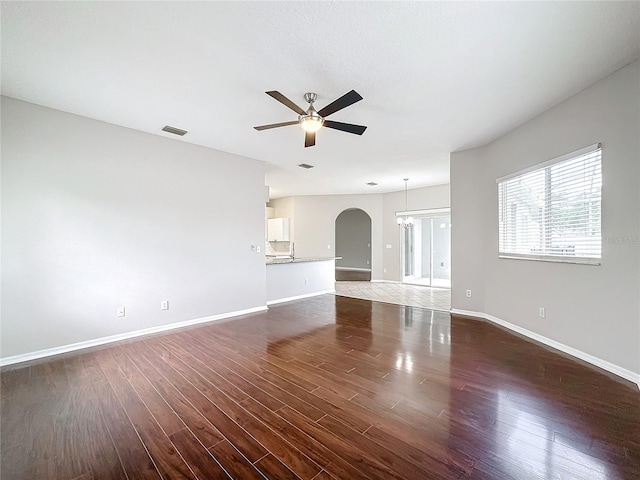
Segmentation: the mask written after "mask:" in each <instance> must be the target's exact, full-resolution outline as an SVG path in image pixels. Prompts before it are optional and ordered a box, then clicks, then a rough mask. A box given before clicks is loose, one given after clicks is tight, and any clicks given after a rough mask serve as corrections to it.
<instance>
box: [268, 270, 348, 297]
mask: <svg viewBox="0 0 640 480" xmlns="http://www.w3.org/2000/svg"><path fill="white" fill-rule="evenodd" d="M335 269H336V265H335V261H334V260H324V261H318V262H295V263H281V264H273V265H267V303H268V304H272V303H279V302H282V301H287V300H291V299H295V298H303V297H311V296H314V295H319V294H322V293H328V292H335V285H336V282H335V278H336V276H335Z"/></svg>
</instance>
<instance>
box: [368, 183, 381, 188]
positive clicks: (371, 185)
mask: <svg viewBox="0 0 640 480" xmlns="http://www.w3.org/2000/svg"><path fill="white" fill-rule="evenodd" d="M367 185H369V186H370V187H375V186H376V185H378V184H377V183H376V182H368V183H367Z"/></svg>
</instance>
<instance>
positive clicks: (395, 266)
mask: <svg viewBox="0 0 640 480" xmlns="http://www.w3.org/2000/svg"><path fill="white" fill-rule="evenodd" d="M408 200H409V201H408V204H409V210H429V209H432V208H446V207H449V206H450V200H449V185H437V186H435V187H425V188H416V189H413V190H411V189H410V190H409V192H408ZM383 202H384V211H383V218H384V227H383V228H384V233H383V235H384V236H383V258H384V268H385V269H386V270H387V271H386V273H384V274H383V275H384V277H383V278H384V279H385V280H390V281H396V282H399V281H401V280H402V278H401V271H400V265H401V263H400V253H401V249H400V229H399V227H398V224H397V222H396V212H404V210H405V195H404V191H402V192H393V193H386V194H384V195H383ZM387 245H391V248H386V246H387Z"/></svg>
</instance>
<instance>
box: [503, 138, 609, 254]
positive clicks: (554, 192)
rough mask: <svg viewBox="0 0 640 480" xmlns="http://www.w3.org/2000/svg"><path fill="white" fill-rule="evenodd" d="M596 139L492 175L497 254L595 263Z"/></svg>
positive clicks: (598, 210)
mask: <svg viewBox="0 0 640 480" xmlns="http://www.w3.org/2000/svg"><path fill="white" fill-rule="evenodd" d="M601 157H602V150H601V147H600V144H596V145H592V146H591V147H587V148H584V149H582V150H579V151H577V152H573V153H570V154H568V155H564V156H562V157H560V158H557V159H555V160H551V161H549V162H546V163H544V164H541V165H537V166H535V167H533V168H530V169H527V170H525V171H522V172H518V173H516V174H513V175H510V176H507V177H503V178H500V179H498V181H497V183H498V215H499V219H498V225H499V256H500V257H506V258H527V259H535V260H550V261H560V262H572V263H592V264H599V263H600V262H599V259H600V257H601V247H602V236H601V229H600V224H601V220H600V216H601V196H602V195H601V191H602V166H601Z"/></svg>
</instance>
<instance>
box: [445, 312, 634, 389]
mask: <svg viewBox="0 0 640 480" xmlns="http://www.w3.org/2000/svg"><path fill="white" fill-rule="evenodd" d="M449 311H450V312H451V313H452V314H454V315H464V316H467V317H478V318H484V319H485V320H489V321H490V322H493V323H495V324H497V325H501V326H503V327H505V328H508V329H509V330H513V331H514V332H517V333H519V334H521V335H524V336H525V337H528V338H531V339H532V340H536V341H538V342H540V343H543V344H545V345H547V346H549V347H552V348H555V349H556V350H560V351H561V352H564V353H566V354H569V355H571V356H573V357H576V358H579V359H580V360H584V361H585V362H587V363H590V364H591V365H595V366H596V367H600V368H602V369H603V370H606V371H608V372H611V373H613V374H615V375H618V376H619V377H622V378H624V379H626V380H629V381H630V382H633V383H635V384H636V385H638V389H640V374H637V373H635V372H632V371H631V370H627V369H626V368H622V367H620V366H618V365H616V364H614V363H611V362H608V361H606V360H603V359H601V358H598V357H594V356H593V355H590V354H588V353H585V352H583V351H581V350H578V349H576V348H573V347H570V346H568V345H565V344H564V343H560V342H556V341H555V340H552V339H550V338H548V337H545V336H543V335H540V334H539V333H535V332H532V331H531V330H527V329H526V328H522V327H519V326H518V325H514V324H513V323H509V322H507V321H505V320H502V319H500V318H498V317H494V316H493V315H489V314H487V313H483V312H474V311H471V310H460V309H457V308H452V309H451V310H449Z"/></svg>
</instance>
